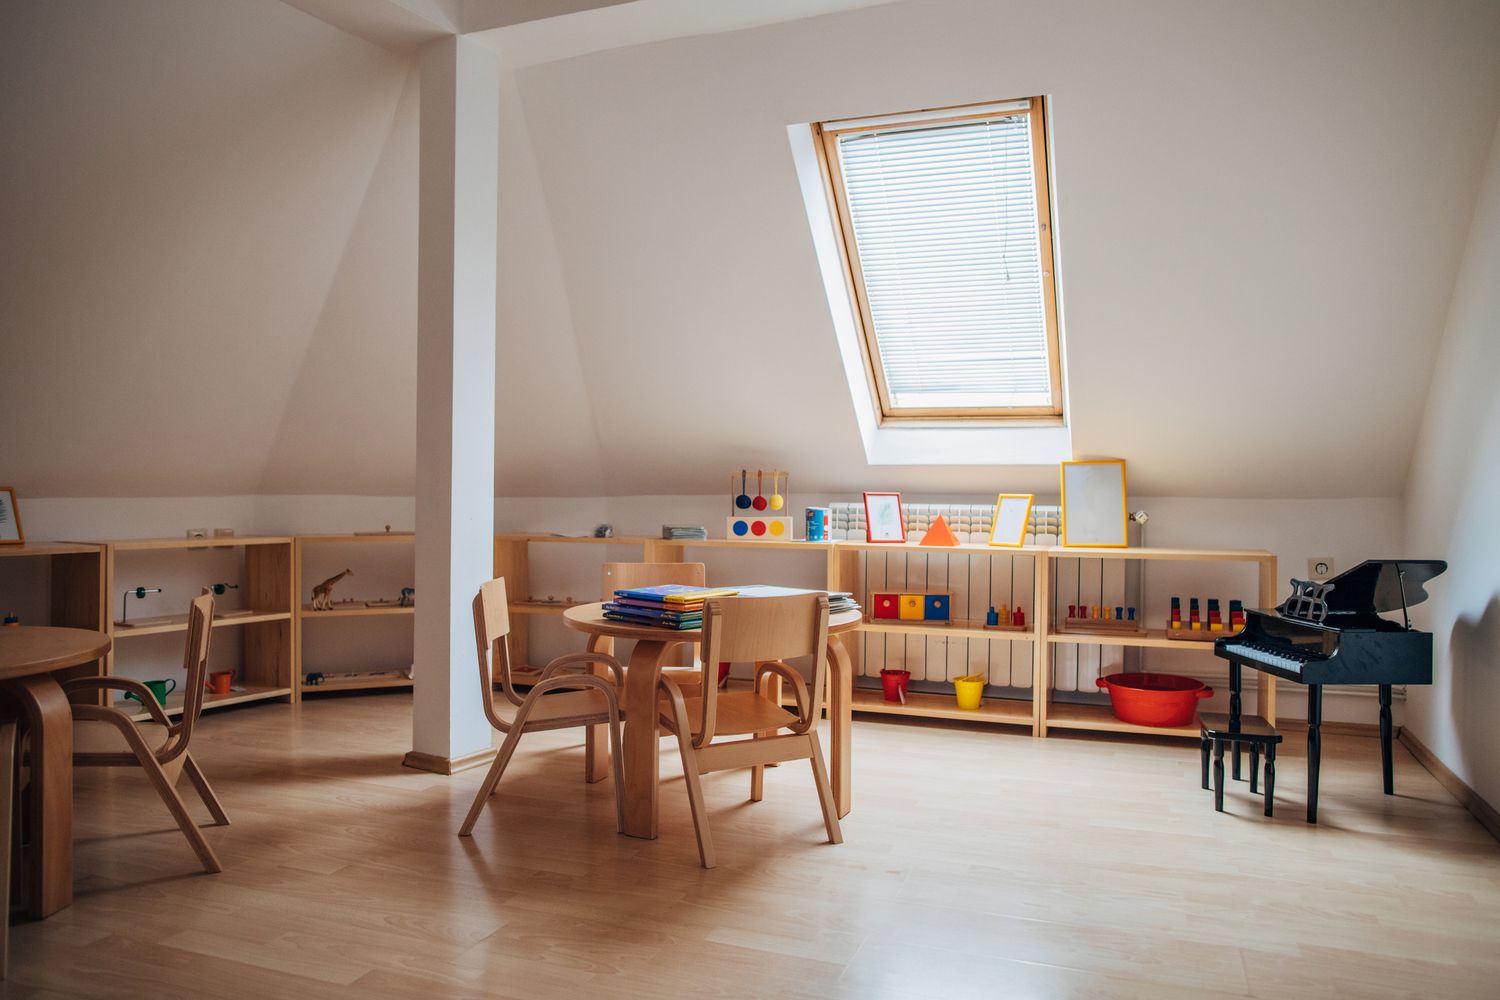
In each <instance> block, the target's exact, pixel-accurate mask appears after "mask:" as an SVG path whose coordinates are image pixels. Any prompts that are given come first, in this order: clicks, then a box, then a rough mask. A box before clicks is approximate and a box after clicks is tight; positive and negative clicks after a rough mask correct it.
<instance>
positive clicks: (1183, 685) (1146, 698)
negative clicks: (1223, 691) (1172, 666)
mask: <svg viewBox="0 0 1500 1000" xmlns="http://www.w3.org/2000/svg"><path fill="white" fill-rule="evenodd" d="M1095 683H1097V684H1098V685H1099V686H1100V687H1102V688H1107V689H1109V703H1110V706H1111V707H1112V708H1113V709H1114V711H1115V717H1116V718H1118V719H1119V720H1120V721H1121V722H1129V723H1132V724H1133V725H1137V726H1155V727H1157V728H1161V729H1168V728H1174V727H1177V726H1186V725H1189V724H1190V723H1191V722H1192V721H1193V716H1195V715H1197V714H1198V702H1199V700H1201V699H1203V698H1212V697H1213V696H1214V689H1213V688H1211V687H1209V686H1208V685H1206V684H1204V683H1203V682H1202V681H1195V680H1193V679H1192V678H1191V677H1179V676H1177V675H1176V674H1148V673H1138V674H1110V675H1109V676H1108V677H1100V678H1099V679H1098V680H1097V681H1096V682H1095Z"/></svg>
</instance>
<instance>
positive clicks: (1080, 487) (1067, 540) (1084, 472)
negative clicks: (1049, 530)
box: [1059, 458, 1130, 549]
mask: <svg viewBox="0 0 1500 1000" xmlns="http://www.w3.org/2000/svg"><path fill="white" fill-rule="evenodd" d="M1116 470H1117V471H1116ZM1059 477H1060V479H1061V496H1062V538H1061V541H1062V544H1063V547H1064V548H1090V549H1124V548H1128V547H1129V546H1130V533H1129V525H1130V503H1129V499H1128V497H1127V495H1126V491H1125V460H1124V459H1123V458H1102V459H1089V460H1085V461H1078V462H1063V463H1061V467H1060V469H1059ZM1117 477H1118V478H1117ZM1070 486H1071V489H1070ZM1117 505H1118V506H1117ZM1116 510H1118V511H1119V521H1118V522H1116V521H1115V519H1114V516H1115V511H1116ZM1117 523H1118V530H1116V524H1117Z"/></svg>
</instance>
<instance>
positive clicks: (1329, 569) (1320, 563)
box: [1307, 556, 1334, 580]
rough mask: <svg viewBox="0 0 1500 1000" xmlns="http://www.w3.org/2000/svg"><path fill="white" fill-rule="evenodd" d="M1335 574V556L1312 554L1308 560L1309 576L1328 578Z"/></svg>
mask: <svg viewBox="0 0 1500 1000" xmlns="http://www.w3.org/2000/svg"><path fill="white" fill-rule="evenodd" d="M1333 574H1334V566H1333V556H1310V557H1309V558H1308V560H1307V578H1308V579H1309V580H1326V579H1328V578H1329V577H1330V576H1332V575H1333Z"/></svg>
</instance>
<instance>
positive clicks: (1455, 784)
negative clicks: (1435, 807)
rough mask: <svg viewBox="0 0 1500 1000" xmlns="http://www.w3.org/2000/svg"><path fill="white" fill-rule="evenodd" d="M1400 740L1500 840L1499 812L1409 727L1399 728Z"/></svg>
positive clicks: (1480, 823) (1491, 834)
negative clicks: (1449, 768)
mask: <svg viewBox="0 0 1500 1000" xmlns="http://www.w3.org/2000/svg"><path fill="white" fill-rule="evenodd" d="M1401 742H1402V743H1403V744H1405V746H1406V749H1408V750H1410V751H1411V755H1412V756H1413V757H1415V758H1417V762H1418V763H1420V764H1421V765H1422V766H1423V767H1425V768H1427V770H1428V772H1429V773H1430V774H1431V775H1432V776H1433V777H1434V778H1436V779H1437V781H1438V784H1440V785H1442V786H1443V787H1444V788H1446V789H1447V790H1448V794H1449V795H1452V796H1453V797H1454V798H1455V799H1457V800H1458V802H1459V805H1461V806H1463V807H1464V808H1465V809H1467V810H1469V812H1471V813H1473V814H1474V818H1475V819H1477V820H1479V825H1480V826H1482V827H1484V828H1485V829H1486V830H1488V831H1489V833H1490V836H1491V837H1494V838H1495V839H1496V840H1500V812H1496V811H1495V807H1494V806H1492V805H1490V804H1489V803H1488V802H1486V801H1485V800H1484V799H1482V798H1480V797H1479V793H1478V792H1476V791H1474V789H1472V788H1470V787H1469V786H1468V785H1467V784H1466V783H1465V782H1464V780H1463V779H1462V778H1460V777H1459V776H1458V775H1456V774H1454V773H1453V772H1452V771H1450V770H1448V765H1447V764H1444V763H1443V762H1442V761H1440V760H1438V758H1437V755H1436V754H1434V753H1433V752H1432V751H1431V750H1429V749H1427V746H1426V744H1424V743H1423V742H1422V741H1421V740H1419V739H1417V738H1416V737H1415V736H1413V735H1412V732H1411V730H1410V729H1407V728H1406V727H1405V726H1403V727H1402V728H1401Z"/></svg>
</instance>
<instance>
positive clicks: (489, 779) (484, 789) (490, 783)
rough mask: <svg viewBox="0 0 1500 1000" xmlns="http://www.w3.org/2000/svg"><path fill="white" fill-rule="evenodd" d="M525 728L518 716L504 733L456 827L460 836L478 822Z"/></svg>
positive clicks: (466, 834) (465, 834)
mask: <svg viewBox="0 0 1500 1000" xmlns="http://www.w3.org/2000/svg"><path fill="white" fill-rule="evenodd" d="M525 728H526V727H525V720H524V719H521V718H520V717H519V716H518V717H517V718H516V721H515V722H514V723H512V724H511V727H510V732H508V733H506V734H505V742H504V743H502V744H500V752H499V753H497V754H495V759H494V760H492V761H490V769H489V771H487V772H486V773H485V776H484V781H483V782H481V783H480V785H479V792H478V794H476V795H475V796H474V804H473V805H471V806H470V807H469V815H467V816H465V817H464V825H463V826H461V827H459V828H458V835H459V836H460V837H467V836H470V835H471V834H473V832H474V824H475V823H478V822H479V814H480V813H481V812H483V811H484V804H485V803H486V802H488V801H489V799H490V796H491V795H493V794H495V786H496V785H497V784H499V783H500V776H501V775H502V774H504V773H505V765H507V764H509V763H510V758H511V755H512V754H514V753H515V752H516V744H517V743H520V742H521V733H522V732H523V731H524V730H525Z"/></svg>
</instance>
